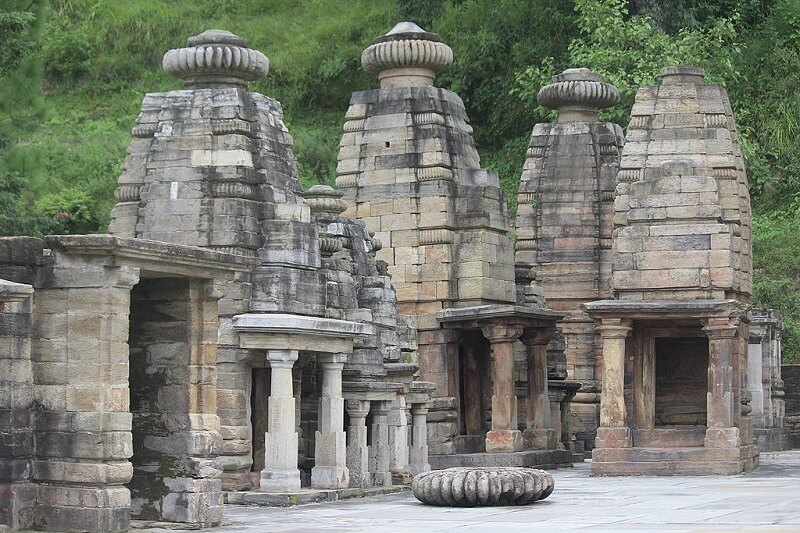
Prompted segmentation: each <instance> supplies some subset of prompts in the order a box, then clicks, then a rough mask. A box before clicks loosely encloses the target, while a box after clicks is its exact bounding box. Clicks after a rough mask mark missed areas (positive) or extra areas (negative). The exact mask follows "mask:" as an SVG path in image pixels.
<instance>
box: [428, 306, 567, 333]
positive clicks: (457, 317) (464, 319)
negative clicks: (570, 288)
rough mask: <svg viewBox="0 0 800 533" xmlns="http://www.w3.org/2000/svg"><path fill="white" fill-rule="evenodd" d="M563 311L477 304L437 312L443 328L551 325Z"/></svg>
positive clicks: (560, 316) (558, 318) (559, 317)
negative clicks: (495, 325) (494, 325)
mask: <svg viewBox="0 0 800 533" xmlns="http://www.w3.org/2000/svg"><path fill="white" fill-rule="evenodd" d="M563 317H564V314H563V313H558V312H556V311H551V310H550V309H542V308H539V307H532V306H525V305H511V304H507V305H506V304H499V305H478V306H473V307H452V308H449V309H444V310H443V311H440V312H439V313H437V315H436V318H437V319H438V320H439V322H441V323H442V326H443V327H445V328H453V329H478V328H482V327H484V326H490V325H492V324H518V325H520V326H522V327H526V328H527V327H552V326H553V325H554V324H555V322H556V321H557V320H560V319H561V318H563Z"/></svg>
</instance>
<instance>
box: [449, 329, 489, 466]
mask: <svg viewBox="0 0 800 533" xmlns="http://www.w3.org/2000/svg"><path fill="white" fill-rule="evenodd" d="M460 333H461V337H462V339H461V342H460V343H459V346H458V359H459V360H458V363H459V364H458V371H459V380H458V384H459V389H460V390H459V398H458V399H459V413H460V414H461V416H460V417H459V432H460V435H459V437H458V441H457V442H458V447H457V450H458V452H459V453H476V452H483V451H485V449H486V445H485V439H486V432H487V431H488V430H489V429H491V405H492V361H491V357H490V356H489V354H490V345H489V341H488V340H486V339H485V338H484V337H483V336H482V335H481V334H480V332H477V331H476V332H472V331H462V332H460Z"/></svg>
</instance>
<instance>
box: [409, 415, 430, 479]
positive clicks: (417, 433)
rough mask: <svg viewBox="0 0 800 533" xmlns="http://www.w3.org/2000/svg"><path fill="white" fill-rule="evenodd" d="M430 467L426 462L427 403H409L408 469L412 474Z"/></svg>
mask: <svg viewBox="0 0 800 533" xmlns="http://www.w3.org/2000/svg"><path fill="white" fill-rule="evenodd" d="M430 469H431V465H430V463H428V407H427V403H412V404H411V448H410V449H409V461H408V470H409V472H411V475H412V476H416V475H417V474H419V473H421V472H427V471H428V470H430Z"/></svg>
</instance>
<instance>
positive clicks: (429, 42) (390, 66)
mask: <svg viewBox="0 0 800 533" xmlns="http://www.w3.org/2000/svg"><path fill="white" fill-rule="evenodd" d="M452 64H453V50H452V49H451V48H450V47H449V46H447V45H446V44H444V43H443V42H441V39H440V38H439V36H438V35H436V34H435V33H431V32H427V31H425V30H423V29H422V28H420V27H419V26H417V25H416V24H414V23H413V22H400V23H399V24H397V25H396V26H395V27H394V28H392V30H391V31H390V32H389V33H387V34H386V35H383V36H381V37H378V38H377V39H375V42H374V43H373V44H372V45H371V46H369V47H368V48H367V49H366V50H364V52H363V53H362V54H361V65H362V66H363V67H364V70H365V71H366V72H372V73H377V74H378V75H379V76H378V77H379V79H380V80H381V88H387V87H398V86H425V85H433V79H434V78H435V76H436V74H437V73H439V72H442V71H444V70H446V69H447V68H448V67H450V65H452Z"/></svg>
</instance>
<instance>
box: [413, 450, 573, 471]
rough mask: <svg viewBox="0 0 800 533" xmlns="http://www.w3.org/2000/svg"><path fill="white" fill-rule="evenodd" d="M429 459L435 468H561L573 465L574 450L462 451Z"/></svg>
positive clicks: (432, 456)
mask: <svg viewBox="0 0 800 533" xmlns="http://www.w3.org/2000/svg"><path fill="white" fill-rule="evenodd" d="M428 460H429V461H430V463H431V468H432V469H433V470H442V469H445V468H455V467H459V466H474V467H484V466H498V467H503V466H527V467H536V468H560V467H570V466H572V452H570V451H569V450H525V451H521V452H512V453H461V454H446V455H431V456H429V457H428Z"/></svg>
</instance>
